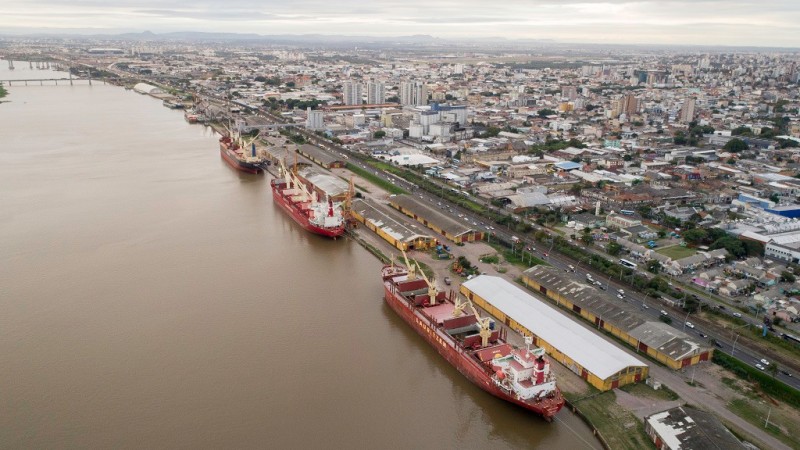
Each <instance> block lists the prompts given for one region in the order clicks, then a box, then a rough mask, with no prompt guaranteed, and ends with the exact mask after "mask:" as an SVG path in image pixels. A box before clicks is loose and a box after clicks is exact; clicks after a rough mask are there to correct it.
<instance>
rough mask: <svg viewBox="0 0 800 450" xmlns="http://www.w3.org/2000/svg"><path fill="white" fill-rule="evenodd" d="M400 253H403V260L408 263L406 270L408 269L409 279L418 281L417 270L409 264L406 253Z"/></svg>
mask: <svg viewBox="0 0 800 450" xmlns="http://www.w3.org/2000/svg"><path fill="white" fill-rule="evenodd" d="M400 251H401V252H402V253H403V259H404V260H405V262H406V269H408V275H407V277H408V279H409V280H416V279H417V268H416V267H414V266H412V265H411V264H410V263H409V262H408V256H406V252H405V251H403V250H400Z"/></svg>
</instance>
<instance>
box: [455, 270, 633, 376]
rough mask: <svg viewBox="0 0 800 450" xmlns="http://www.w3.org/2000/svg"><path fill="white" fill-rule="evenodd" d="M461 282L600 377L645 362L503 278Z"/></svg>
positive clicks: (484, 278)
mask: <svg viewBox="0 0 800 450" xmlns="http://www.w3.org/2000/svg"><path fill="white" fill-rule="evenodd" d="M462 286H464V287H466V288H467V289H469V290H470V291H472V292H474V293H475V294H477V295H478V296H480V297H481V298H483V299H485V300H486V301H488V302H489V303H491V304H492V305H493V306H494V307H496V308H497V309H499V310H501V311H503V312H504V313H505V314H506V315H508V316H509V317H511V318H513V319H514V320H515V321H517V322H518V323H519V324H520V325H522V326H523V327H525V328H527V329H528V330H530V331H531V332H533V333H534V334H535V335H536V336H538V337H540V338H541V339H543V340H545V341H547V343H549V344H550V345H552V346H553V347H555V348H557V349H558V351H559V352H561V353H563V354H565V355H567V356H568V357H569V358H570V359H572V360H573V361H575V362H576V363H578V364H580V365H581V366H582V367H583V368H585V369H586V370H588V371H589V372H591V373H593V374H594V375H596V376H598V377H600V378H602V379H606V378H608V377H610V376H612V375H614V374H616V373H617V372H620V371H621V370H623V369H626V368H628V367H632V366H633V367H646V366H647V364H645V363H644V362H642V361H640V360H639V359H637V358H635V357H633V356H631V355H629V354H628V353H627V352H625V351H623V350H621V349H619V348H617V347H616V346H615V345H614V344H612V343H610V342H608V341H606V340H605V339H603V338H601V337H599V336H597V335H596V334H594V333H593V332H592V331H590V330H588V329H586V328H584V327H583V326H582V325H580V324H578V323H576V322H575V321H574V320H572V319H571V318H569V317H567V316H566V315H564V314H562V313H561V312H559V311H558V310H556V309H555V308H553V307H551V306H550V305H548V304H546V303H544V302H542V301H540V300H538V299H537V298H535V297H533V296H532V295H530V294H528V293H527V292H525V290H523V289H522V288H520V287H518V286H516V285H514V284H513V283H511V282H509V281H507V280H505V279H503V278H499V277H494V276H490V275H480V276H478V277H476V278H473V279H472V280H469V281H467V282H465V283H464V284H462Z"/></svg>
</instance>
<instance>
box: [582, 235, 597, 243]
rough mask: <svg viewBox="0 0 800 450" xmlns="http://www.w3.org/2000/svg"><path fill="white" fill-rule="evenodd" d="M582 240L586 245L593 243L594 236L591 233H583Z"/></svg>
mask: <svg viewBox="0 0 800 450" xmlns="http://www.w3.org/2000/svg"><path fill="white" fill-rule="evenodd" d="M581 242H583V243H584V244H586V245H592V243H593V242H594V238H593V237H592V235H591V234H582V235H581Z"/></svg>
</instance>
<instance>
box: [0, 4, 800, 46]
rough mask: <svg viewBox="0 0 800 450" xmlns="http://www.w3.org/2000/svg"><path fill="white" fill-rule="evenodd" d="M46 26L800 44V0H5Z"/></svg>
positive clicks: (12, 12) (19, 24) (23, 18)
mask: <svg viewBox="0 0 800 450" xmlns="http://www.w3.org/2000/svg"><path fill="white" fill-rule="evenodd" d="M43 28H48V29H54V30H56V29H57V30H59V31H65V30H68V29H74V30H80V31H81V32H85V31H86V30H87V29H93V30H96V31H97V32H103V33H104V32H118V31H144V30H150V31H153V32H156V33H160V32H169V31H214V32H218V31H222V32H241V33H258V34H309V33H322V34H346V35H384V36H385V35H394V36H399V35H409V34H430V35H433V36H439V37H449V38H455V37H462V36H469V37H494V36H497V37H505V38H509V39H514V38H533V39H556V40H560V41H567V42H593V43H594V42H599V43H642V44H647V43H654V44H705V45H708V44H713V45H755V46H785V47H800V0H763V1H750V0H701V1H672V0H662V1H635V0H604V1H600V0H506V1H499V2H498V1H487V0H480V1H479V0H404V1H397V0H389V1H382V0H372V1H368V0H279V1H275V0H260V1H259V0H191V1H188V0H3V2H2V6H0V31H5V32H15V33H19V32H24V31H25V29H36V30H37V31H41V29H43Z"/></svg>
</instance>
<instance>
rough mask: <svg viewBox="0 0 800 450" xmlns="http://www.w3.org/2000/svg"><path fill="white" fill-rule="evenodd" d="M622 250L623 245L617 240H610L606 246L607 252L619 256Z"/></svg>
mask: <svg viewBox="0 0 800 450" xmlns="http://www.w3.org/2000/svg"><path fill="white" fill-rule="evenodd" d="M621 251H622V246H621V245H619V244H617V243H616V242H609V243H608V245H607V246H606V253H608V254H609V255H611V256H617V255H619V254H620V252H621Z"/></svg>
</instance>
